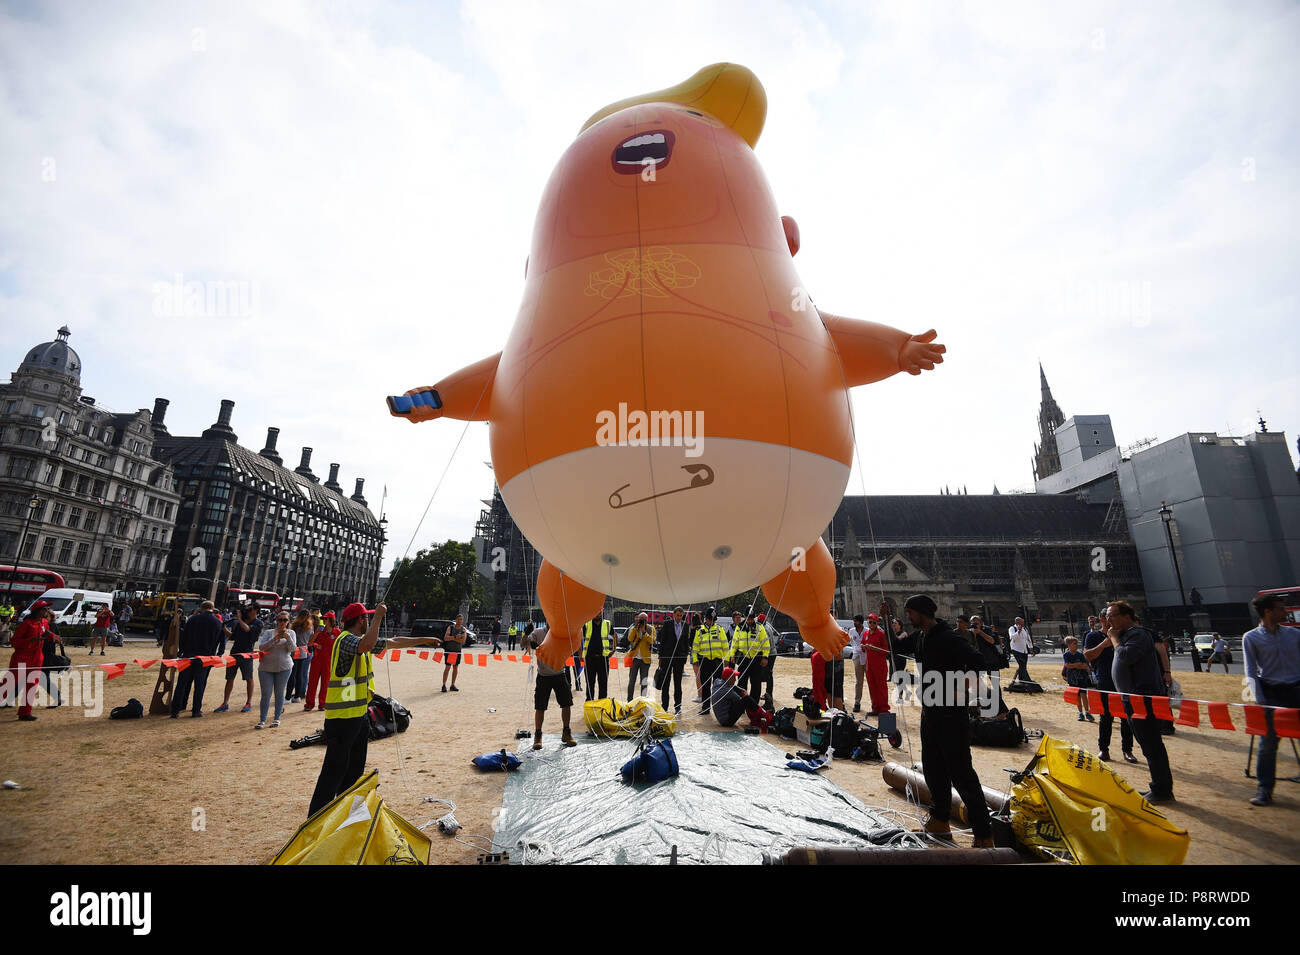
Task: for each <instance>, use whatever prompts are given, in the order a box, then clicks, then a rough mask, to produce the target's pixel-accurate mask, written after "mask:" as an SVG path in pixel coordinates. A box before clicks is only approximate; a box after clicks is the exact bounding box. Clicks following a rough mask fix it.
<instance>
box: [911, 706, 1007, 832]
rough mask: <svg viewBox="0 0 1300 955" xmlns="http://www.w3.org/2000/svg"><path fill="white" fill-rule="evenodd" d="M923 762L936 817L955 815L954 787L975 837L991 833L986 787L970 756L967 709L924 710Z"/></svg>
mask: <svg viewBox="0 0 1300 955" xmlns="http://www.w3.org/2000/svg"><path fill="white" fill-rule="evenodd" d="M921 762H922V764H923V765H924V767H925V784H926V786H928V787H929V789H930V804H931V806H932V807H933V810H932V813H931V814H932V815H933V816H934V818H935V819H943V820H947V819H948V818H949V817H950V816H951V815H952V791H953V789H956V790H957V795H959V796H961V801H962V802H963V803H965V804H966V819H967V822H968V823H969V824H970V828H971V831H972V832H973V833H974V834H975V835H976V837H984V836H988V835H991V834H992V831H993V827H992V824H991V823H990V822H989V807H988V804H987V803H986V802H985V801H984V789H983V787H981V786H980V779H979V776H977V775H976V774H975V767H974V766H973V765H971V758H970V717H968V716H967V715H966V710H965V709H939V708H929V707H927V708H925V709H922V710H921Z"/></svg>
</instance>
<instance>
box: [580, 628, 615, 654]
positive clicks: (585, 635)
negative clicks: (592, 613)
mask: <svg viewBox="0 0 1300 955" xmlns="http://www.w3.org/2000/svg"><path fill="white" fill-rule="evenodd" d="M594 622H595V621H593V620H588V621H587V622H586V623H584V624H583V625H582V658H583V659H584V660H585V659H587V644H588V643H590V642H591V625H592V624H593V623H594ZM600 640H601V644H602V646H601V656H605V657H607V656H609V655H610V654H611V653H613V652H614V641H613V640H611V639H610V636H609V621H608V620H602V621H601V622H600Z"/></svg>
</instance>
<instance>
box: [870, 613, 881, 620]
mask: <svg viewBox="0 0 1300 955" xmlns="http://www.w3.org/2000/svg"><path fill="white" fill-rule="evenodd" d="M867 619H868V620H879V619H880V618H879V617H877V616H876V615H875V614H874V613H869V614H867Z"/></svg>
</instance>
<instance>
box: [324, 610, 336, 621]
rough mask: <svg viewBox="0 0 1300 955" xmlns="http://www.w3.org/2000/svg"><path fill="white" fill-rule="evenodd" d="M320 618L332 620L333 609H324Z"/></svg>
mask: <svg viewBox="0 0 1300 955" xmlns="http://www.w3.org/2000/svg"><path fill="white" fill-rule="evenodd" d="M321 619H322V620H333V619H334V611H333V610H326V611H325V616H323V617H321Z"/></svg>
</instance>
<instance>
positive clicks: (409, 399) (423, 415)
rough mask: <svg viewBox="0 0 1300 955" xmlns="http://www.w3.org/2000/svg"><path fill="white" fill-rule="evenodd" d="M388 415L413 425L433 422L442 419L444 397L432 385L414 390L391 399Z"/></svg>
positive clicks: (389, 400)
mask: <svg viewBox="0 0 1300 955" xmlns="http://www.w3.org/2000/svg"><path fill="white" fill-rule="evenodd" d="M388 413H389V414H391V415H392V416H393V417H394V418H405V419H406V420H407V421H409V422H411V424H417V423H419V422H421V421H432V420H433V419H434V418H441V417H442V397H441V396H440V395H439V394H438V391H437V389H436V388H434V387H433V386H431V385H425V386H424V387H422V388H412V389H411V390H410V391H408V392H406V393H405V394H402V395H395V396H390V397H389V399H388Z"/></svg>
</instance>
